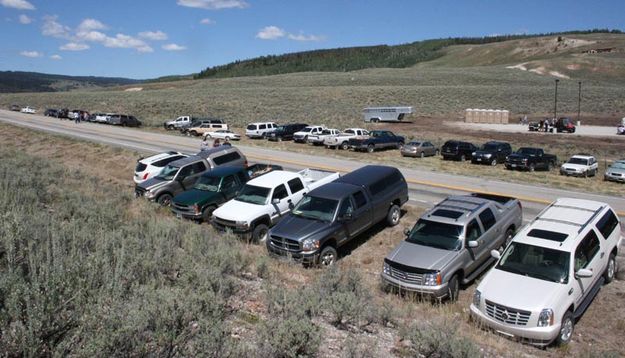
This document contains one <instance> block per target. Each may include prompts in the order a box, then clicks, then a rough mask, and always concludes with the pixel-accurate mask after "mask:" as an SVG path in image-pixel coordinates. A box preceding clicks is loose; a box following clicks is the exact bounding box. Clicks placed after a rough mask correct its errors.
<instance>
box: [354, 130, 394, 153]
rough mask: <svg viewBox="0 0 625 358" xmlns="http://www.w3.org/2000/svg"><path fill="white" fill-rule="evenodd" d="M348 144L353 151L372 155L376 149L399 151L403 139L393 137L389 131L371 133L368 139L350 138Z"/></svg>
mask: <svg viewBox="0 0 625 358" xmlns="http://www.w3.org/2000/svg"><path fill="white" fill-rule="evenodd" d="M348 144H349V147H350V148H351V149H353V150H355V151H367V152H368V153H373V152H374V151H375V150H377V149H388V148H396V149H401V148H402V147H403V146H404V137H402V136H398V135H395V134H394V133H393V132H391V131H371V132H369V136H368V137H363V138H352V139H350V140H349V141H348Z"/></svg>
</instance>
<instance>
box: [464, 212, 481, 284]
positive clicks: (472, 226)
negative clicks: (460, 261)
mask: <svg viewBox="0 0 625 358" xmlns="http://www.w3.org/2000/svg"><path fill="white" fill-rule="evenodd" d="M469 241H477V242H478V246H477V247H469ZM485 246H486V245H484V240H483V238H482V228H480V224H479V223H478V222H477V220H475V219H473V220H471V221H470V222H469V224H468V225H467V228H466V231H465V234H464V247H465V248H466V250H467V252H468V253H469V260H470V262H469V264H468V265H467V273H471V272H473V271H474V270H475V269H477V268H478V267H479V265H480V260H479V258H480V257H481V256H482V255H483V254H482V252H483V251H484V247H485Z"/></svg>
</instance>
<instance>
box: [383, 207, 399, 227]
mask: <svg viewBox="0 0 625 358" xmlns="http://www.w3.org/2000/svg"><path fill="white" fill-rule="evenodd" d="M400 218H401V210H399V206H397V205H395V204H393V205H391V207H390V208H389V209H388V213H387V214H386V222H387V223H388V226H395V225H397V224H399V219H400Z"/></svg>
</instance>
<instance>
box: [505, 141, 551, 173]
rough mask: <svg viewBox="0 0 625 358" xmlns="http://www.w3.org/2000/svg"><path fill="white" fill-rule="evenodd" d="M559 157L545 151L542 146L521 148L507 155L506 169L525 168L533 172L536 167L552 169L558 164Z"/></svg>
mask: <svg viewBox="0 0 625 358" xmlns="http://www.w3.org/2000/svg"><path fill="white" fill-rule="evenodd" d="M557 162H558V157H556V156H555V155H553V154H547V153H545V152H544V151H543V150H542V148H530V147H523V148H519V150H517V151H516V152H514V153H512V154H510V155H509V156H507V157H506V169H523V170H528V171H530V172H533V171H534V170H535V169H544V170H547V171H550V170H551V169H553V168H554V167H555V166H556V163H557Z"/></svg>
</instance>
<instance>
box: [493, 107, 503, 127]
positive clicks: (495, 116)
mask: <svg viewBox="0 0 625 358" xmlns="http://www.w3.org/2000/svg"><path fill="white" fill-rule="evenodd" d="M493 123H496V124H499V123H501V109H496V110H494V111H493Z"/></svg>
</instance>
